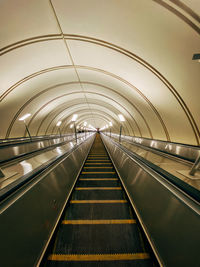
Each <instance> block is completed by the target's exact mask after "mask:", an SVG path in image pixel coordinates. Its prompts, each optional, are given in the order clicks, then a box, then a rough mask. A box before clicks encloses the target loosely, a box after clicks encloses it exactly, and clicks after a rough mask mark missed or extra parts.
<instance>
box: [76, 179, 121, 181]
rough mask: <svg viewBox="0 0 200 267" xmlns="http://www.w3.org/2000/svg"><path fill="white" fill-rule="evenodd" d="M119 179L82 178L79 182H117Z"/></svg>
mask: <svg viewBox="0 0 200 267" xmlns="http://www.w3.org/2000/svg"><path fill="white" fill-rule="evenodd" d="M117 180H118V179H117V178H80V179H79V181H117Z"/></svg>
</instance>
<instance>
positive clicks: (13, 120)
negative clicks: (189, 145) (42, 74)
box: [6, 81, 153, 139]
mask: <svg viewBox="0 0 200 267" xmlns="http://www.w3.org/2000/svg"><path fill="white" fill-rule="evenodd" d="M77 83H78V82H68V83H62V84H56V85H54V86H52V87H49V88H46V89H44V90H43V91H41V92H39V93H38V94H36V95H34V96H32V97H31V98H30V99H29V100H28V101H26V102H25V103H24V104H23V106H22V107H20V109H19V110H18V111H17V112H16V114H15V115H14V117H13V119H12V121H11V123H10V125H9V127H8V131H7V134H6V136H9V135H10V132H11V130H12V126H13V124H14V123H15V121H16V119H17V118H18V117H19V116H20V113H21V112H23V110H24V109H25V108H26V107H27V106H28V104H30V103H31V102H32V101H33V100H34V99H36V98H37V97H39V96H41V95H42V94H44V93H46V92H48V91H50V90H53V89H55V88H56V89H58V87H60V86H63V85H73V84H77ZM82 84H83V85H84V84H86V85H87V84H91V85H96V86H99V87H103V88H106V89H108V90H110V91H111V92H114V93H116V94H118V95H119V96H121V97H123V98H124V99H125V100H126V101H127V102H128V103H129V104H130V105H131V106H133V108H134V109H136V111H137V112H138V113H139V115H140V116H141V117H142V119H143V121H144V123H145V125H146V127H147V129H148V132H149V136H150V138H152V139H153V135H152V131H151V129H150V126H149V124H148V123H147V120H146V119H145V117H144V116H143V114H142V112H141V111H140V110H139V108H137V107H136V105H135V104H134V103H133V102H131V101H130V100H129V99H128V98H126V97H125V96H124V95H122V94H120V93H119V92H118V91H116V90H114V89H112V88H110V87H107V86H104V85H102V84H98V83H94V82H85V81H82ZM44 119H45V118H44ZM135 123H136V124H137V122H136V121H135ZM137 127H138V129H139V126H138V125H137ZM139 132H140V135H141V137H142V133H141V131H140V130H139Z"/></svg>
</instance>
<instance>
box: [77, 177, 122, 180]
mask: <svg viewBox="0 0 200 267" xmlns="http://www.w3.org/2000/svg"><path fill="white" fill-rule="evenodd" d="M80 179H95V180H97V179H117V180H118V178H117V177H112V178H96V177H84V178H79V180H80Z"/></svg>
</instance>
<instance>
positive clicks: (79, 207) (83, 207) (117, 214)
mask: <svg viewBox="0 0 200 267" xmlns="http://www.w3.org/2000/svg"><path fill="white" fill-rule="evenodd" d="M118 201H119V200H118ZM132 217H133V216H132V214H131V213H130V210H129V205H128V204H127V201H126V202H125V203H116V202H115V203H114V202H112V203H108V202H107V203H71V204H70V206H69V208H68V209H67V212H66V215H65V217H64V219H65V220H66V219H67V220H80V219H90V220H98V219H103V220H105V219H131V218H132Z"/></svg>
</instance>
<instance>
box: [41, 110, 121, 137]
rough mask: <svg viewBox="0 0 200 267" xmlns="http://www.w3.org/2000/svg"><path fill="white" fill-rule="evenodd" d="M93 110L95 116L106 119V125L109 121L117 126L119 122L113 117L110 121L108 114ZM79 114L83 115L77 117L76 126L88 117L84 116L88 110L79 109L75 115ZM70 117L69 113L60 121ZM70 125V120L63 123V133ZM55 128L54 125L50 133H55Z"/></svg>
mask: <svg viewBox="0 0 200 267" xmlns="http://www.w3.org/2000/svg"><path fill="white" fill-rule="evenodd" d="M93 110H94V112H95V115H96V114H99V115H102V116H103V117H104V118H106V121H107V124H108V123H109V121H114V122H115V124H116V125H117V124H119V122H118V121H117V120H116V119H115V118H114V117H111V118H112V119H110V117H109V116H108V113H106V112H103V111H101V110H99V109H93ZM79 112H82V113H83V115H81V116H78V120H77V124H79V121H80V120H81V119H82V118H84V119H87V116H88V115H86V114H87V113H88V110H86V109H85V110H84V109H80V110H79V111H77V112H76V113H79ZM70 116H72V113H71V114H70V115H69V116H67V117H66V116H65V118H64V119H61V120H63V121H65V120H67V118H69V117H70ZM88 118H89V117H88ZM70 124H71V121H70V120H69V121H66V122H65V123H64V125H63V126H62V128H63V129H64V131H65V129H66V128H67V127H68V126H69V125H70ZM55 128H56V125H54V127H53V130H52V131H55ZM46 133H47V132H46Z"/></svg>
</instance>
